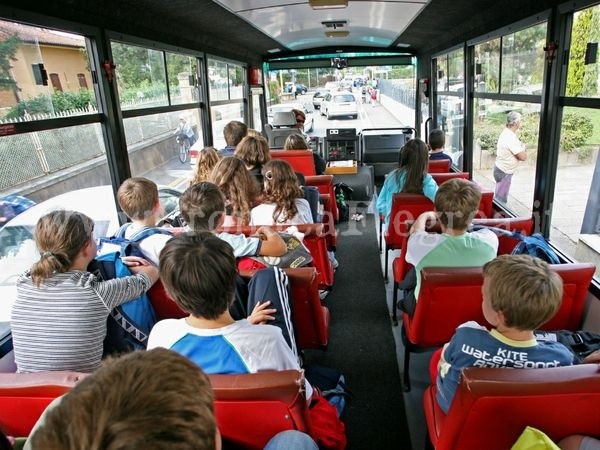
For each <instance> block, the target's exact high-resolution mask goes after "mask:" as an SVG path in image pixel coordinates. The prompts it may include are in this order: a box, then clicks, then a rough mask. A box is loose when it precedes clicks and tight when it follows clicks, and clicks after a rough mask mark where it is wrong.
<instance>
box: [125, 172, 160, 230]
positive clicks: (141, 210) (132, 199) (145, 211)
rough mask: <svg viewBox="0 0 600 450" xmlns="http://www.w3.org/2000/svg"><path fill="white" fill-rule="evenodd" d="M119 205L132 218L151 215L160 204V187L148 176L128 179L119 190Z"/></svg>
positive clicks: (138, 218) (144, 217) (140, 218)
mask: <svg viewBox="0 0 600 450" xmlns="http://www.w3.org/2000/svg"><path fill="white" fill-rule="evenodd" d="M117 200H118V202H119V206H120V207H121V209H122V210H123V212H124V213H125V214H127V217H129V218H130V219H132V220H143V219H146V218H147V217H149V216H150V215H151V214H152V213H153V211H154V210H155V208H156V207H157V206H158V204H159V203H158V187H157V186H156V183H155V182H154V181H150V180H149V179H147V178H142V177H134V178H128V179H126V180H125V181H124V182H123V184H122V185H121V186H120V187H119V190H118V191H117Z"/></svg>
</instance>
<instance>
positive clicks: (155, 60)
mask: <svg viewBox="0 0 600 450" xmlns="http://www.w3.org/2000/svg"><path fill="white" fill-rule="evenodd" d="M111 47H112V54H113V60H114V63H115V65H116V66H117V70H115V73H116V75H117V87H118V89H119V100H120V102H121V109H123V110H129V109H139V108H151V107H155V106H167V105H168V104H169V101H168V98H167V83H166V77H165V63H164V59H163V52H162V51H160V50H153V49H149V48H145V47H137V46H134V45H130V44H123V43H120V42H111Z"/></svg>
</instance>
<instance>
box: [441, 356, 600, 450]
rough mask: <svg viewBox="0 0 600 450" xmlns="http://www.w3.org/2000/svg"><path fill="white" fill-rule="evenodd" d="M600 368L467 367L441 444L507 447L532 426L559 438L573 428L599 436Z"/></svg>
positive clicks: (444, 447) (463, 449)
mask: <svg viewBox="0 0 600 450" xmlns="http://www.w3.org/2000/svg"><path fill="white" fill-rule="evenodd" d="M599 368H600V366H599V365H597V364H581V365H578V366H570V367H557V368H550V369H523V370H516V369H515V370H507V369H481V368H469V369H465V370H463V372H462V377H461V383H460V386H459V388H458V390H457V392H456V396H455V398H454V401H453V402H452V405H451V406H450V410H449V411H448V415H447V416H446V417H445V418H444V419H443V425H442V427H441V429H440V431H439V434H438V439H437V442H436V446H435V448H436V450H471V449H476V448H481V449H483V448H485V449H486V450H505V449H508V448H511V446H512V445H513V444H514V443H515V442H516V440H517V439H518V437H519V435H520V434H521V432H522V431H523V430H524V429H525V427H526V426H532V427H534V428H537V429H539V430H542V431H543V432H544V433H546V434H547V435H548V436H549V437H550V439H552V440H553V441H554V442H558V441H559V440H560V439H562V438H564V437H566V436H568V435H571V434H584V435H591V436H599V435H600V409H599V408H598V404H599V402H600V370H599ZM438 412H439V411H438Z"/></svg>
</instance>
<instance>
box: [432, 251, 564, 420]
mask: <svg viewBox="0 0 600 450" xmlns="http://www.w3.org/2000/svg"><path fill="white" fill-rule="evenodd" d="M482 293H483V304H482V307H481V308H482V310H483V315H484V317H485V319H486V320H487V321H488V322H489V323H490V324H491V325H492V327H493V328H492V329H491V330H488V329H486V328H485V327H483V326H481V325H479V324H478V323H476V322H467V323H464V324H462V325H461V326H459V327H458V328H457V329H456V333H455V334H454V336H453V337H452V339H451V340H450V342H449V343H448V344H446V345H445V346H444V348H443V350H442V355H441V359H440V361H439V364H438V374H437V401H438V403H439V405H440V408H441V409H442V410H443V411H444V412H448V409H449V408H450V405H451V404H452V399H453V398H454V394H455V392H456V388H457V387H458V384H459V382H460V373H461V369H463V368H465V367H508V368H515V369H517V368H521V369H528V368H546V367H558V366H569V365H571V364H572V363H573V354H572V353H571V352H570V351H569V350H568V349H567V348H566V347H565V346H563V345H562V344H560V343H557V342H551V341H536V339H535V336H534V333H533V331H534V330H535V329H536V328H539V327H540V326H541V325H543V324H544V323H545V322H547V321H548V320H549V319H550V318H552V316H553V315H554V313H556V311H557V310H558V308H559V307H560V303H561V299H562V279H561V278H560V276H559V275H558V274H557V273H556V272H554V271H553V270H552V269H551V268H550V266H549V265H548V264H547V263H546V262H544V261H542V260H541V259H539V258H534V257H531V256H529V255H501V256H498V257H497V258H496V259H494V260H492V261H490V262H488V263H486V264H485V265H484V266H483V288H482Z"/></svg>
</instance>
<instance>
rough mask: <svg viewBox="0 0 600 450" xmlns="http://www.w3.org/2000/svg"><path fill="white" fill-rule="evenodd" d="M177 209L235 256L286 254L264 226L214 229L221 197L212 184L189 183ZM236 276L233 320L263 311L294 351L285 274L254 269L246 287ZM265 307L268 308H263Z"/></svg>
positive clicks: (192, 225)
mask: <svg viewBox="0 0 600 450" xmlns="http://www.w3.org/2000/svg"><path fill="white" fill-rule="evenodd" d="M179 209H180V210H181V215H182V216H183V218H184V220H185V221H186V222H187V223H188V228H189V229H190V231H192V232H194V233H203V232H210V233H213V234H215V236H216V237H218V238H219V239H221V240H222V241H225V242H226V243H227V244H229V246H230V247H231V248H232V249H233V255H234V257H236V258H241V257H244V256H282V255H284V254H285V253H287V245H286V243H285V241H284V240H283V239H282V238H281V236H279V234H277V233H276V232H274V231H273V230H271V229H270V228H268V227H260V228H258V230H257V233H256V234H257V235H256V236H244V235H243V234H241V233H240V234H232V233H227V232H220V233H218V232H217V231H216V230H217V229H218V228H220V227H221V226H222V225H223V221H224V211H225V198H224V197H223V193H222V192H221V190H220V189H219V188H218V187H217V186H216V185H214V184H212V183H208V182H206V181H205V182H202V183H199V184H195V185H194V186H190V187H189V188H187V189H186V190H185V192H184V193H183V194H182V195H181V197H180V198H179ZM235 279H236V299H235V302H234V303H233V305H232V307H231V308H230V313H231V315H232V317H233V318H234V319H236V320H238V319H242V318H245V317H247V316H249V319H250V320H252V321H254V316H256V315H258V316H260V315H261V314H263V313H264V314H266V315H267V317H266V318H265V319H264V320H269V321H270V323H272V324H273V325H276V326H278V327H280V328H281V330H282V332H283V336H284V338H285V340H286V341H287V342H288V344H289V346H290V348H291V349H292V350H293V351H294V353H296V352H297V350H296V343H295V339H294V330H293V327H292V319H291V306H290V301H291V300H290V295H291V294H290V286H289V280H288V278H287V275H286V274H285V273H284V272H283V271H282V270H280V269H278V268H276V267H274V268H269V269H262V270H258V271H257V272H256V273H255V274H254V275H253V276H252V278H251V279H250V282H249V283H248V286H246V284H245V283H244V280H243V279H242V278H241V277H240V276H239V275H236V276H235ZM267 306H270V307H271V309H268V310H266V309H265V310H264V311H263V309H264V308H266V307H267Z"/></svg>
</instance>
